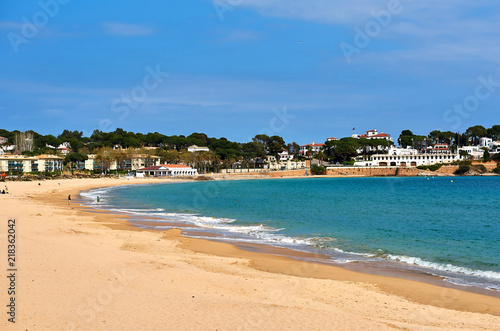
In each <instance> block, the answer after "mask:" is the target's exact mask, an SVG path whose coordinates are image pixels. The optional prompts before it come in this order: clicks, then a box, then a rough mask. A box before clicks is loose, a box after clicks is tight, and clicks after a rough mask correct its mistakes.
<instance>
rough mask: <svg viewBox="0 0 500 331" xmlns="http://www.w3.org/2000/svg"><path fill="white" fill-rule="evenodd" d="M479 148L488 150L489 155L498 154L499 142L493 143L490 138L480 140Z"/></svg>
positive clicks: (499, 150)
mask: <svg viewBox="0 0 500 331" xmlns="http://www.w3.org/2000/svg"><path fill="white" fill-rule="evenodd" d="M479 147H485V148H488V149H489V151H490V152H491V153H500V141H493V139H491V138H486V137H484V138H480V139H479Z"/></svg>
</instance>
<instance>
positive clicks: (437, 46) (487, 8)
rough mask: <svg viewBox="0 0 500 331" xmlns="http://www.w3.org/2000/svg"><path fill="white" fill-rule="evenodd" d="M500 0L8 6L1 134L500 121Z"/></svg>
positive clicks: (324, 133)
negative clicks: (4, 131)
mask: <svg viewBox="0 0 500 331" xmlns="http://www.w3.org/2000/svg"><path fill="white" fill-rule="evenodd" d="M499 21H500V3H498V1H493V0H483V1H464V0H453V1H451V0H442V1H439V2H436V1H428V0H420V1H412V0H385V1H380V0H350V1H335V0H295V1H294V0H189V1H186V0H169V1H156V0H155V1H153V0H142V1H131V0H120V1H117V0H108V1H96V0H86V1H77V0H40V1H18V0H2V1H1V2H0V128H3V129H7V130H21V131H24V130H34V131H36V132H38V133H41V134H54V135H57V134H60V133H61V132H62V131H63V130H64V129H68V130H78V131H83V133H84V135H85V136H90V135H91V134H92V132H93V130H95V129H98V130H102V131H107V132H109V131H114V130H115V129H116V128H122V129H124V130H127V131H134V132H142V133H147V132H155V131H157V132H160V133H162V134H165V135H186V136H187V135H189V134H191V133H193V132H203V133H206V134H207V135H208V136H212V137H217V138H220V137H226V138H227V139H229V140H232V141H239V142H247V141H250V140H251V138H252V137H254V136H255V135H257V134H268V135H279V136H282V137H283V138H284V139H285V141H286V142H292V141H294V142H297V143H299V144H301V145H302V144H307V143H310V142H313V141H314V142H324V141H325V140H326V138H329V137H336V138H342V137H346V136H350V135H351V134H352V133H358V134H360V133H364V132H365V131H367V130H370V129H377V130H378V131H383V132H386V133H389V134H391V135H392V136H394V137H396V138H397V137H398V136H399V134H400V133H401V131H402V130H405V129H410V130H412V131H413V132H414V133H415V134H423V135H427V134H428V133H429V132H430V131H432V130H442V131H448V130H450V131H454V132H463V131H465V130H466V129H467V128H468V127H470V126H473V125H483V126H485V127H487V128H488V127H491V126H492V125H496V124H500V112H499V110H500V56H499V55H500V40H499V39H500V24H499Z"/></svg>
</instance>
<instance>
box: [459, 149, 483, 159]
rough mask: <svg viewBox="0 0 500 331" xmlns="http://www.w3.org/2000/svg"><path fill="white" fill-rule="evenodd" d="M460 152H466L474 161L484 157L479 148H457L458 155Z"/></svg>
mask: <svg viewBox="0 0 500 331" xmlns="http://www.w3.org/2000/svg"><path fill="white" fill-rule="evenodd" d="M460 151H465V152H467V153H468V154H469V155H470V156H472V157H473V158H474V159H476V160H478V159H481V158H482V157H483V156H484V149H481V147H479V146H462V147H459V148H458V153H460Z"/></svg>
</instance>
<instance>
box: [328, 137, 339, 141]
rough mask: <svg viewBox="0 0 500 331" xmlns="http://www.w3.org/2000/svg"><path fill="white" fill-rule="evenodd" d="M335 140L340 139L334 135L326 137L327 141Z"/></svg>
mask: <svg viewBox="0 0 500 331" xmlns="http://www.w3.org/2000/svg"><path fill="white" fill-rule="evenodd" d="M334 140H338V139H337V138H334V137H330V138H326V141H334Z"/></svg>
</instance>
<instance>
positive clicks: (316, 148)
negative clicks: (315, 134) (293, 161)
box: [300, 141, 325, 155]
mask: <svg viewBox="0 0 500 331" xmlns="http://www.w3.org/2000/svg"><path fill="white" fill-rule="evenodd" d="M309 146H310V147H311V150H312V154H313V155H314V154H318V152H319V151H320V150H321V149H322V148H323V147H324V146H325V144H316V143H315V142H314V141H313V142H312V143H310V144H308V145H303V146H300V154H302V155H306V154H307V151H308V147H309Z"/></svg>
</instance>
